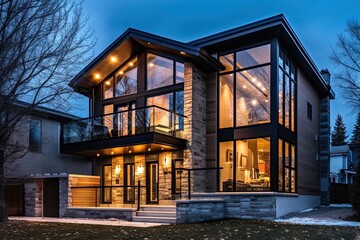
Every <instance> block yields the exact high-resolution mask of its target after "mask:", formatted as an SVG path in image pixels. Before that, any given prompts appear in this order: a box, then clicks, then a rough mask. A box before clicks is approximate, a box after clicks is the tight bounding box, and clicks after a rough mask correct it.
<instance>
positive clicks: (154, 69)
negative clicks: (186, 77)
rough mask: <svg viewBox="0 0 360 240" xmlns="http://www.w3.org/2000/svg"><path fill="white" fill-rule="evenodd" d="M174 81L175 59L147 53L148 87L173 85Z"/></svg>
mask: <svg viewBox="0 0 360 240" xmlns="http://www.w3.org/2000/svg"><path fill="white" fill-rule="evenodd" d="M173 82H174V72H173V60H170V59H167V58H164V57H160V56H156V55H154V54H147V89H154V88H159V87H164V86H168V85H172V84H173Z"/></svg>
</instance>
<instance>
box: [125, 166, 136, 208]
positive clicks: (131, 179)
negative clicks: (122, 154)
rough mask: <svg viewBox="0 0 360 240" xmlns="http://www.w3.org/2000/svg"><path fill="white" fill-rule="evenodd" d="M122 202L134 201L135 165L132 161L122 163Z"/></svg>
mask: <svg viewBox="0 0 360 240" xmlns="http://www.w3.org/2000/svg"><path fill="white" fill-rule="evenodd" d="M124 169H125V171H124V180H125V181H124V185H125V186H124V203H134V199H135V187H134V186H135V167H134V164H133V163H125V164H124Z"/></svg>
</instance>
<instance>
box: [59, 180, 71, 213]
mask: <svg viewBox="0 0 360 240" xmlns="http://www.w3.org/2000/svg"><path fill="white" fill-rule="evenodd" d="M69 193H70V188H69V178H68V177H62V178H59V216H60V217H63V216H64V215H65V212H66V209H67V208H68V206H69Z"/></svg>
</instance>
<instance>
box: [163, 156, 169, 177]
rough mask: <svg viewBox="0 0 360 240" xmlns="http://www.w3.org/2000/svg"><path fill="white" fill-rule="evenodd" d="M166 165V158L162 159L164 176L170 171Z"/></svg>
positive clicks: (167, 163)
mask: <svg viewBox="0 0 360 240" xmlns="http://www.w3.org/2000/svg"><path fill="white" fill-rule="evenodd" d="M168 165H169V162H168V160H167V158H166V157H165V159H164V165H163V172H164V174H168V173H170V170H169V167H168Z"/></svg>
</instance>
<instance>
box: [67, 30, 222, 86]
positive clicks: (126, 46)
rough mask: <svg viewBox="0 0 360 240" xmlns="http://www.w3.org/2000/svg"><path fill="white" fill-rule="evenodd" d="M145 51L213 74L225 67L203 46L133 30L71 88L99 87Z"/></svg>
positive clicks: (101, 57)
mask: <svg viewBox="0 0 360 240" xmlns="http://www.w3.org/2000/svg"><path fill="white" fill-rule="evenodd" d="M143 49H153V50H160V51H162V52H166V53H170V54H172V55H177V56H179V57H181V58H182V59H184V60H185V61H188V62H193V63H195V65H196V66H197V67H199V68H200V69H202V70H203V71H204V72H213V71H217V70H220V69H223V68H224V66H222V64H221V63H220V62H219V61H218V60H217V59H215V58H213V57H212V56H210V55H209V54H208V53H207V52H206V51H204V50H203V49H201V47H198V46H193V45H191V44H188V43H183V42H179V41H175V40H172V39H169V38H165V37H161V36H158V35H155V34H151V33H147V32H143V31H140V30H137V29H133V28H129V29H128V30H126V31H125V32H124V33H123V34H122V35H121V36H120V37H118V38H117V39H116V40H115V41H114V42H113V43H112V44H110V46H109V47H107V48H106V49H105V50H104V51H103V52H102V53H100V54H99V55H98V56H97V57H96V58H95V59H94V60H93V61H92V62H90V64H88V65H87V66H86V67H85V68H84V69H83V70H82V71H80V72H79V73H78V74H77V75H76V76H75V78H74V79H73V80H72V81H71V82H70V86H72V87H73V88H75V89H78V90H80V89H81V88H85V89H86V88H90V87H93V86H94V85H97V84H98V83H100V82H101V81H102V80H103V79H104V77H106V76H107V75H109V74H110V73H112V72H113V71H114V70H115V69H117V68H118V67H119V66H120V65H122V64H123V63H124V62H125V61H126V60H128V59H129V58H130V57H131V56H133V55H134V54H135V53H137V52H139V51H141V50H143ZM112 55H116V56H117V58H118V61H117V62H116V64H110V63H109V58H110V57H111V56H112ZM99 72H101V73H102V74H101V76H102V78H101V79H95V78H94V76H93V75H94V73H99Z"/></svg>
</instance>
